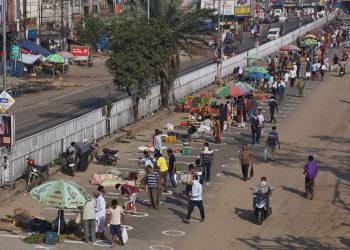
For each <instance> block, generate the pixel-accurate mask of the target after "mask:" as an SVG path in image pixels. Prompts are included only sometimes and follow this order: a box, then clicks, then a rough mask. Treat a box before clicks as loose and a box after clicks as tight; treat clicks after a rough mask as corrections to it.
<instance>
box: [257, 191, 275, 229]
mask: <svg viewBox="0 0 350 250" xmlns="http://www.w3.org/2000/svg"><path fill="white" fill-rule="evenodd" d="M255 195H256V196H255V197H254V199H253V208H254V213H255V216H256V217H257V219H258V224H259V225H261V224H262V222H263V221H264V220H265V219H266V218H267V217H268V216H269V215H270V213H271V211H269V195H268V194H266V193H265V194H263V193H260V192H259V193H257V194H255Z"/></svg>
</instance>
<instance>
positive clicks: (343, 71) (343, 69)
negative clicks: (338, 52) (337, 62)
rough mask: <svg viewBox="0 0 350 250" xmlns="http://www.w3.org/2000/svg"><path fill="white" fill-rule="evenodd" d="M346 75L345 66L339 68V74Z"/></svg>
mask: <svg viewBox="0 0 350 250" xmlns="http://www.w3.org/2000/svg"><path fill="white" fill-rule="evenodd" d="M344 75H345V68H340V70H339V76H340V77H343V76H344Z"/></svg>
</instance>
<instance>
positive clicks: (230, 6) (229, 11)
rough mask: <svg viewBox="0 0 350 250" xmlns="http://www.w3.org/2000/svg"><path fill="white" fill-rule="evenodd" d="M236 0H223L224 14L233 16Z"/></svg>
mask: <svg viewBox="0 0 350 250" xmlns="http://www.w3.org/2000/svg"><path fill="white" fill-rule="evenodd" d="M235 3H236V1H225V3H224V16H233V15H234V14H235Z"/></svg>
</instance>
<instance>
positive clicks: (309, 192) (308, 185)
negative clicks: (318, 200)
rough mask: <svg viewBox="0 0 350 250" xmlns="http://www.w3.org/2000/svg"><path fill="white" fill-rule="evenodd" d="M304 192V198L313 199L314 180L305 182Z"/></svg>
mask: <svg viewBox="0 0 350 250" xmlns="http://www.w3.org/2000/svg"><path fill="white" fill-rule="evenodd" d="M305 187H306V192H305V196H306V197H309V199H310V200H312V199H313V198H314V189H315V182H314V180H309V179H307V180H306V185H305Z"/></svg>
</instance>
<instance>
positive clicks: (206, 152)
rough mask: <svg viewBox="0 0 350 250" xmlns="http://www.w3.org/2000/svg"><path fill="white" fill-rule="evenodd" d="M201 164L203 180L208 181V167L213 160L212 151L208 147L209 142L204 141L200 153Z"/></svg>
mask: <svg viewBox="0 0 350 250" xmlns="http://www.w3.org/2000/svg"><path fill="white" fill-rule="evenodd" d="M200 159H201V164H202V168H203V180H205V181H206V182H209V180H210V169H211V166H212V165H213V162H214V152H213V151H212V150H210V149H209V143H207V142H205V143H204V147H203V150H202V151H201V154H200Z"/></svg>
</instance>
